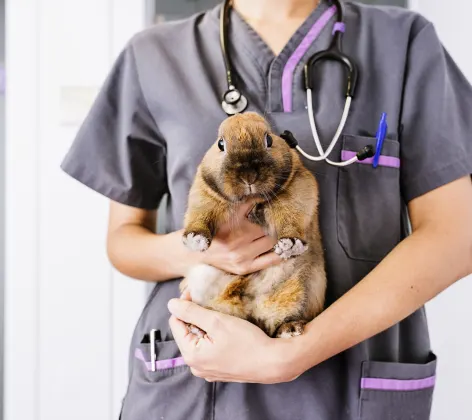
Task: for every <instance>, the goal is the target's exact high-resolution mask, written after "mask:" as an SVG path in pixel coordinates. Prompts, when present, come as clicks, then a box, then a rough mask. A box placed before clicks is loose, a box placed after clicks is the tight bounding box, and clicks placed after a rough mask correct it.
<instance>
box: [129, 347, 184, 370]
mask: <svg viewBox="0 0 472 420" xmlns="http://www.w3.org/2000/svg"><path fill="white" fill-rule="evenodd" d="M134 357H136V359H138V360H141V361H142V362H144V364H145V365H146V369H147V370H148V371H149V372H151V371H152V363H151V362H147V361H146V359H145V357H144V354H143V351H142V350H141V349H136V350H135V351H134ZM185 365H186V363H185V361H184V358H183V357H176V358H175V359H165V360H156V370H164V369H171V368H175V367H178V366H185Z"/></svg>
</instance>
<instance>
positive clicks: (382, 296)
mask: <svg viewBox="0 0 472 420" xmlns="http://www.w3.org/2000/svg"><path fill="white" fill-rule="evenodd" d="M452 233H453V232H452ZM469 238H470V233H466V234H460V235H454V234H452V237H451V232H450V231H449V232H447V231H445V230H442V231H436V230H431V229H429V230H428V229H424V230H418V231H417V232H415V233H414V234H412V235H411V236H410V237H408V238H407V239H405V240H404V241H403V242H402V243H401V244H399V245H398V246H397V247H396V248H395V249H394V250H393V251H392V252H391V254H389V255H388V256H387V257H386V258H385V259H384V260H383V261H382V263H381V264H379V265H378V266H377V267H376V269H374V270H373V271H372V272H371V273H370V274H369V275H367V276H366V277H365V278H364V279H363V280H362V281H361V282H360V283H359V284H358V285H356V286H355V287H354V288H352V289H351V290H350V291H349V292H348V293H346V294H345V295H344V296H343V297H342V298H340V299H339V300H338V301H336V302H335V303H334V304H333V305H332V306H330V307H329V308H328V309H326V311H324V312H323V313H322V314H321V315H319V316H318V317H317V318H315V319H314V320H313V321H312V322H311V323H310V324H309V325H308V327H307V332H306V334H305V335H303V336H301V337H300V340H299V343H300V344H301V345H300V346H298V348H299V349H300V352H301V353H300V356H299V357H298V360H300V363H305V364H307V365H306V366H303V368H310V367H312V366H314V365H316V364H318V363H321V362H322V361H324V360H326V359H328V358H330V357H332V356H334V355H336V354H338V353H340V352H342V351H344V350H346V349H348V348H350V347H352V346H354V345H356V344H358V343H360V342H362V341H364V340H365V339H368V338H370V337H372V336H374V335H376V334H378V333H380V332H382V331H384V330H386V329H388V328H389V327H391V326H393V325H395V324H396V323H398V322H399V321H401V320H403V319H404V318H406V317H407V316H409V315H410V314H412V313H413V312H415V311H416V310H417V309H419V308H420V307H421V306H423V305H424V304H425V303H426V302H428V301H429V300H431V299H432V298H433V297H435V296H436V295H437V294H439V293H440V292H441V291H443V290H444V289H446V288H447V287H448V286H450V285H451V284H453V283H454V282H456V281H457V280H459V279H461V278H463V277H465V276H466V275H467V274H469V273H470V270H471V268H470V267H471V263H470V261H471V242H470V239H469Z"/></svg>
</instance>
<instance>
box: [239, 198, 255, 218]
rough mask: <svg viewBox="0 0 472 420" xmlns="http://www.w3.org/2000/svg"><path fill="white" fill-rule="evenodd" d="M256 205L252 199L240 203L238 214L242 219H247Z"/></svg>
mask: <svg viewBox="0 0 472 420" xmlns="http://www.w3.org/2000/svg"><path fill="white" fill-rule="evenodd" d="M254 206H255V203H252V202H250V201H248V202H246V203H242V204H240V205H239V207H238V209H237V210H236V216H238V217H239V218H240V219H245V218H246V217H247V215H248V214H249V212H250V211H251V210H252V209H253V207H254Z"/></svg>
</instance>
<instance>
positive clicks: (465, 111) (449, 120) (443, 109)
mask: <svg viewBox="0 0 472 420" xmlns="http://www.w3.org/2000/svg"><path fill="white" fill-rule="evenodd" d="M401 123H402V126H401V127H400V130H401V172H400V173H401V175H400V177H401V188H402V194H403V197H404V199H405V201H406V202H410V201H411V200H412V199H414V198H416V197H418V196H421V195H423V194H425V193H427V192H429V191H431V190H433V189H435V188H437V187H440V186H442V185H445V184H447V183H449V182H452V181H454V180H456V179H458V178H461V177H463V176H467V175H470V174H471V173H472V87H471V85H470V83H469V82H468V81H467V79H466V78H465V77H464V75H463V74H462V73H461V71H460V70H459V68H458V66H457V65H456V63H455V62H454V61H453V60H452V58H451V57H450V55H449V54H448V52H447V51H446V49H445V48H444V47H443V45H442V44H441V42H440V40H439V38H438V36H437V34H436V31H435V29H434V26H433V25H432V24H431V23H427V24H426V26H424V27H423V28H422V29H421V30H420V32H419V33H418V34H417V35H416V37H415V38H414V40H413V42H412V44H411V47H410V51H409V55H408V60H407V69H406V79H405V88H404V100H403V115H402V117H401Z"/></svg>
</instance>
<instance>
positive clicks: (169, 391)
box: [121, 341, 214, 420]
mask: <svg viewBox="0 0 472 420" xmlns="http://www.w3.org/2000/svg"><path fill="white" fill-rule="evenodd" d="M149 347H150V345H149V343H148V344H143V343H141V344H139V345H138V346H137V347H136V349H135V354H134V356H135V358H134V364H133V369H132V375H131V378H130V383H129V387H128V392H127V394H126V397H125V400H124V403H123V408H122V413H121V420H158V419H165V420H182V419H185V420H202V419H205V420H207V419H208V420H211V419H212V418H213V417H212V416H213V403H214V386H213V384H211V383H208V382H206V381H205V380H204V379H201V378H197V377H195V376H193V375H192V373H191V371H190V368H189V367H188V366H187V365H186V364H185V361H184V360H183V358H182V356H181V354H180V350H179V348H178V346H177V343H176V342H175V341H164V342H156V356H157V360H156V363H155V367H156V369H155V371H153V370H152V364H151V355H150V349H149Z"/></svg>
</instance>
